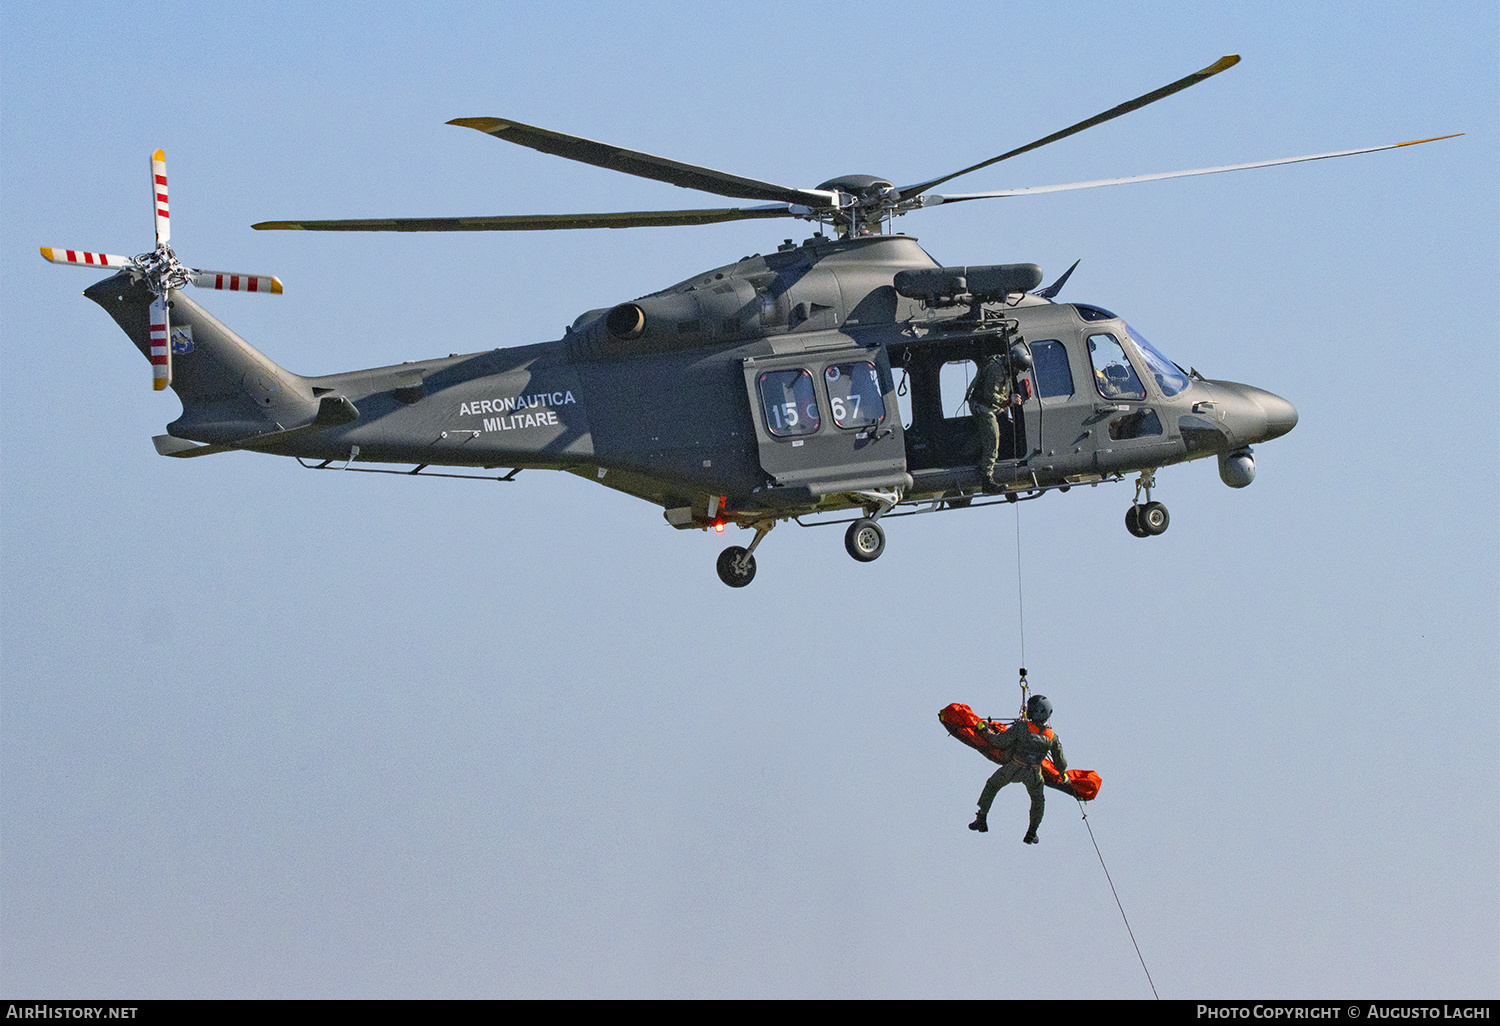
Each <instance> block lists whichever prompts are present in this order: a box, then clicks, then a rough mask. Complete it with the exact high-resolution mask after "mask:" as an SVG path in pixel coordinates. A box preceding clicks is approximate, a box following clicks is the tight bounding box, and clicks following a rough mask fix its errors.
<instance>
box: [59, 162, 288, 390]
mask: <svg viewBox="0 0 1500 1026" xmlns="http://www.w3.org/2000/svg"><path fill="white" fill-rule="evenodd" d="M151 196H152V204H153V207H154V210H155V219H156V248H155V249H153V250H152V251H151V252H149V253H142V254H140V255H139V256H135V257H122V256H116V255H114V254H113V253H86V252H84V251H82V250H73V249H53V248H52V247H50V246H43V247H42V257H43V258H44V259H46V260H49V261H51V262H52V263H54V264H66V265H68V266H71V267H98V268H112V269H113V268H118V269H120V270H123V271H125V272H127V273H128V274H129V275H130V276H131V277H132V278H134V279H135V280H136V281H141V282H144V283H145V284H146V287H147V288H148V289H150V290H151V293H152V295H154V296H155V297H156V298H155V299H153V300H152V301H151V347H150V354H149V355H150V359H151V387H152V388H153V389H155V390H157V391H161V390H163V389H165V388H167V387H169V386H170V385H171V384H172V347H173V339H172V321H171V315H170V313H169V304H168V302H167V300H168V293H169V292H170V291H171V290H172V289H180V288H183V287H184V286H187V285H195V286H197V287H198V288H204V289H220V290H223V291H226V292H270V293H275V294H279V293H280V292H281V279H280V278H277V277H275V276H274V275H269V274H237V273H229V272H225V271H200V270H198V269H197V268H193V267H187V266H185V265H184V264H183V263H182V262H181V261H180V260H178V259H177V254H176V253H174V252H172V247H171V246H170V245H169V244H168V243H169V242H170V240H171V238H172V222H171V214H170V211H169V205H168V200H167V155H166V153H165V152H163V151H162V150H157V151H156V152H155V153H153V154H152V155H151Z"/></svg>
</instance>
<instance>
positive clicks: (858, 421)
mask: <svg viewBox="0 0 1500 1026" xmlns="http://www.w3.org/2000/svg"><path fill="white" fill-rule="evenodd" d="M823 383H824V384H825V385H827V386H828V405H829V406H831V407H833V422H834V423H835V424H837V425H838V426H839V427H841V428H867V427H874V426H875V425H876V424H879V423H880V422H881V421H882V420H885V399H884V398H882V396H881V394H880V375H879V374H878V373H877V372H876V370H875V365H874V364H873V363H836V364H834V365H832V366H831V367H826V368H824V370H823Z"/></svg>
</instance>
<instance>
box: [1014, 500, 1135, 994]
mask: <svg viewBox="0 0 1500 1026" xmlns="http://www.w3.org/2000/svg"><path fill="white" fill-rule="evenodd" d="M1025 597H1026V592H1025V588H1024V586H1023V584H1022V581H1021V504H1020V503H1016V617H1017V620H1018V621H1019V626H1020V635H1021V715H1022V716H1025V715H1026V692H1027V683H1026V604H1025ZM1078 812H1079V814H1080V815H1081V816H1083V825H1084V827H1085V828H1087V830H1088V832H1089V841H1090V842H1092V843H1093V845H1094V854H1095V855H1098V856H1099V868H1101V869H1103V870H1104V879H1105V880H1107V881H1108V882H1109V892H1110V893H1111V894H1113V895H1114V897H1115V907H1116V908H1118V909H1119V910H1120V918H1121V919H1123V920H1124V921H1125V932H1126V933H1128V934H1129V935H1130V943H1131V946H1132V947H1134V948H1135V957H1136V958H1138V959H1140V962H1141V970H1142V971H1143V972H1145V974H1146V983H1147V984H1148V985H1150V987H1151V994H1152V996H1153V997H1155V998H1156V1000H1158V1001H1160V1000H1161V995H1160V994H1158V993H1157V992H1156V983H1155V981H1153V980H1152V979H1151V970H1150V969H1147V968H1146V957H1145V956H1144V955H1142V954H1141V946H1140V945H1139V944H1138V943H1136V939H1135V931H1134V930H1132V929H1131V928H1130V917H1129V916H1127V915H1126V914H1125V906H1124V905H1123V904H1121V902H1120V892H1119V891H1117V890H1115V881H1114V878H1113V877H1111V876H1110V875H1109V867H1108V866H1106V865H1105V864H1104V853H1103V852H1102V851H1100V850H1099V841H1098V840H1097V839H1096V838H1095V837H1094V828H1093V826H1091V825H1090V824H1089V814H1088V810H1087V809H1086V808H1085V807H1084V804H1083V802H1081V801H1080V802H1079V803H1078Z"/></svg>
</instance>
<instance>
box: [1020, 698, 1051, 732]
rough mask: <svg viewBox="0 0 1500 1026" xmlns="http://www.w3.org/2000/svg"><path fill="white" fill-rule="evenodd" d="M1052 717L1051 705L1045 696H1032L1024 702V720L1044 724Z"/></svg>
mask: <svg viewBox="0 0 1500 1026" xmlns="http://www.w3.org/2000/svg"><path fill="white" fill-rule="evenodd" d="M1051 716H1052V703H1051V702H1049V701H1047V696H1046V695H1032V696H1031V697H1030V698H1028V699H1027V700H1026V718H1027V719H1028V720H1030V721H1031V722H1032V723H1035V724H1038V725H1040V724H1043V723H1046V722H1047V720H1048V719H1050V718H1051Z"/></svg>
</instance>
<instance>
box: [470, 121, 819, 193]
mask: <svg viewBox="0 0 1500 1026" xmlns="http://www.w3.org/2000/svg"><path fill="white" fill-rule="evenodd" d="M448 124H450V125H459V126H461V127H463V128H472V129H475V130H476V131H480V132H483V133H484V134H486V135H492V136H494V137H495V138H496V139H504V140H505V141H507V142H513V143H516V144H518V145H521V146H529V147H531V148H532V149H533V150H540V151H541V152H543V153H550V154H552V155H553V156H557V157H566V158H567V159H569V160H576V161H579V162H580V163H584V164H593V165H594V166H595V167H604V168H609V169H610V170H611V171H623V172H624V173H625V174H627V175H635V176H637V177H638V178H650V179H652V180H654V181H658V182H667V183H668V184H670V185H677V186H681V187H682V188H684V189H699V190H701V191H703V192H711V193H713V194H714V195H716V196H728V197H730V198H732V199H758V200H772V201H775V202H778V203H795V204H799V205H801V206H810V207H826V206H829V205H831V204H832V203H833V202H834V199H835V197H834V196H833V194H832V193H828V192H822V191H819V190H817V189H792V188H788V187H787V186H784V185H774V184H772V183H770V182H761V181H757V180H756V179H754V178H742V177H741V176H739V175H732V174H729V173H727V172H725V171H715V170H713V169H711V168H706V167H698V166H697V165H695V164H684V163H682V162H681V161H676V160H668V159H667V158H666V157H655V156H652V155H651V154H649V153H640V152H638V151H636V150H627V149H625V148H623V147H620V146H611V145H609V144H608V143H601V142H594V141H593V140H591V139H582V138H579V137H578V136H576V135H564V134H563V133H561V132H552V131H549V130H547V129H545V128H535V127H533V126H531V125H523V124H521V123H520V122H518V121H507V120H506V119H504V118H454V119H453V120H452V121H450V122H448Z"/></svg>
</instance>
